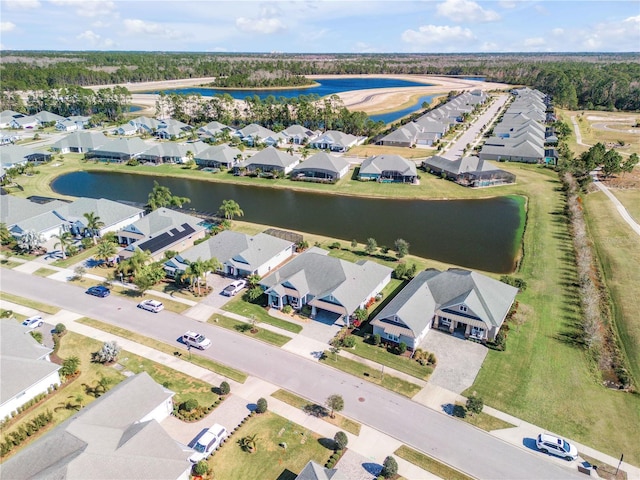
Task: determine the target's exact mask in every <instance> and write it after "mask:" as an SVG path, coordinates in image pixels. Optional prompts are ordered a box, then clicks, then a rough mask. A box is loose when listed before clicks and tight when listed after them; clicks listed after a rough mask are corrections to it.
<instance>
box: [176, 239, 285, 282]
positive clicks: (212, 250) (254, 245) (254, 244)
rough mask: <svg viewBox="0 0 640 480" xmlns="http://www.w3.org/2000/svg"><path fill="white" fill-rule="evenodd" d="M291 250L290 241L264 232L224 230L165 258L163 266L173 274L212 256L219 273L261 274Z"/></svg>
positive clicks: (280, 260)
mask: <svg viewBox="0 0 640 480" xmlns="http://www.w3.org/2000/svg"><path fill="white" fill-rule="evenodd" d="M294 252H295V244H294V243H293V242H291V241H287V240H283V239H281V238H277V237H273V236H271V235H268V234H266V233H258V234H257V235H253V236H250V235H246V234H244V233H239V232H233V231H231V230H224V231H222V232H220V233H219V234H217V235H214V236H213V237H211V238H209V239H207V240H206V241H204V242H202V243H199V244H198V245H194V246H193V247H191V248H189V249H187V250H185V251H183V252H181V253H180V254H179V255H176V256H175V257H173V258H171V259H170V260H168V261H166V262H165V264H164V268H165V271H166V272H167V275H168V276H170V277H175V276H176V275H177V274H181V273H184V272H185V271H186V270H187V268H188V266H189V263H190V262H193V261H196V260H198V259H200V260H211V259H213V258H215V259H216V260H218V262H220V264H221V268H220V273H222V274H223V275H230V276H233V277H248V276H249V275H260V276H263V275H266V274H267V273H269V272H270V271H271V270H272V269H274V268H276V267H277V266H278V265H280V264H281V263H283V262H284V261H286V260H288V259H289V258H290V257H291V256H293V254H294Z"/></svg>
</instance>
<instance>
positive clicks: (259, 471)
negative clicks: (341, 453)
mask: <svg viewBox="0 0 640 480" xmlns="http://www.w3.org/2000/svg"><path fill="white" fill-rule="evenodd" d="M252 435H256V452H255V453H248V452H245V451H243V450H242V449H241V448H240V446H239V445H238V443H237V442H238V440H240V439H241V438H243V437H245V436H252ZM320 439H321V437H320V436H319V435H317V434H315V433H313V432H311V431H310V430H307V429H306V428H303V427H301V426H300V425H297V424H295V423H293V422H291V421H289V420H287V419H286V418H283V417H280V416H279V415H276V414H275V413H272V412H266V413H263V414H261V415H254V416H253V417H251V418H250V419H249V420H248V421H247V422H245V423H244V424H243V425H242V426H241V427H240V428H239V429H238V430H237V431H236V432H235V433H234V434H233V435H231V436H230V437H229V438H228V439H227V441H226V442H225V443H224V445H223V446H222V447H221V448H220V449H219V450H218V451H217V452H216V453H215V454H214V455H213V456H212V457H210V459H209V460H208V462H209V465H210V466H211V468H212V471H213V478H217V479H224V480H247V479H258V478H260V479H265V480H266V479H273V480H275V479H279V480H293V479H295V478H296V475H298V474H299V473H300V471H301V470H302V469H303V468H304V466H305V465H306V464H307V463H308V462H309V461H310V460H314V461H315V462H317V463H319V464H320V465H324V463H325V462H326V461H327V460H328V459H329V456H330V455H331V453H332V451H331V450H329V449H328V448H326V447H324V446H322V444H321V443H320ZM282 443H284V444H286V446H287V448H283V447H281V446H280V444H282Z"/></svg>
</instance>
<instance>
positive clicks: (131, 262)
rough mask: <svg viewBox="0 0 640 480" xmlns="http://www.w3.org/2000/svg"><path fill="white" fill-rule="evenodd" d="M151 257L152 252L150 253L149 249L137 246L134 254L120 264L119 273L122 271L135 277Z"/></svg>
mask: <svg viewBox="0 0 640 480" xmlns="http://www.w3.org/2000/svg"><path fill="white" fill-rule="evenodd" d="M150 259H151V253H149V251H148V250H145V251H142V250H140V249H139V248H136V249H135V250H134V252H133V255H131V256H130V257H129V258H127V259H126V260H124V261H123V262H121V263H120V264H119V265H118V269H117V270H118V273H122V274H123V275H132V276H134V277H135V276H136V274H137V273H138V271H140V270H141V269H142V267H144V266H145V265H146V264H147V262H148V261H149V260H150Z"/></svg>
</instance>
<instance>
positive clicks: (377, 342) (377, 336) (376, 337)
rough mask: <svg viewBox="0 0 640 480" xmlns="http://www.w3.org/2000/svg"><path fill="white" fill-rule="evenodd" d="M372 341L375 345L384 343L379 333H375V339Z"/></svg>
mask: <svg viewBox="0 0 640 480" xmlns="http://www.w3.org/2000/svg"><path fill="white" fill-rule="evenodd" d="M371 341H372V342H373V344H374V345H376V346H377V345H380V342H381V341H382V337H381V336H380V334H379V333H374V334H373V337H371Z"/></svg>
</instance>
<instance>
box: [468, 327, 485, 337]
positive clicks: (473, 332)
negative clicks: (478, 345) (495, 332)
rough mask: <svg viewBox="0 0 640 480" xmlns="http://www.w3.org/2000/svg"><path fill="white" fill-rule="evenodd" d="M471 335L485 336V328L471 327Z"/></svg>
mask: <svg viewBox="0 0 640 480" xmlns="http://www.w3.org/2000/svg"><path fill="white" fill-rule="evenodd" d="M471 336H473V337H484V328H480V327H472V328H471Z"/></svg>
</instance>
